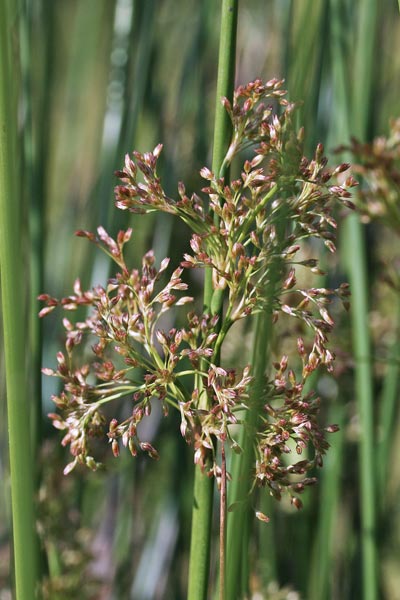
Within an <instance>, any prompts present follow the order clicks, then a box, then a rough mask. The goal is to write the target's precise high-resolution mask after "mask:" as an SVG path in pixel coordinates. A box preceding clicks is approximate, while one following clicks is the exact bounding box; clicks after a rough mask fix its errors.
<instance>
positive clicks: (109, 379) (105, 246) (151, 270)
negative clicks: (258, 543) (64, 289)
mask: <svg viewBox="0 0 400 600" xmlns="http://www.w3.org/2000/svg"><path fill="white" fill-rule="evenodd" d="M285 94H286V92H285V91H284V90H283V89H282V82H281V81H278V80H271V81H269V82H267V83H266V84H263V83H262V82H261V81H259V80H257V81H255V82H253V83H250V84H248V85H247V86H242V87H240V88H238V90H237V91H236V92H235V96H234V100H233V104H231V103H230V102H229V101H228V100H227V99H223V103H224V105H225V108H226V109H227V111H228V114H229V116H230V118H231V121H232V128H233V134H232V140H231V144H230V146H229V149H228V152H227V154H226V157H225V160H224V164H223V166H222V169H221V171H220V173H217V174H215V173H212V172H211V171H210V169H208V168H207V167H204V168H203V169H202V170H201V172H200V174H201V176H202V178H203V179H204V180H205V181H206V185H205V187H203V188H202V190H201V193H200V194H196V193H194V194H192V195H191V196H189V195H187V193H186V189H185V186H184V185H183V184H182V183H180V184H179V185H178V194H177V198H176V199H173V198H170V197H168V196H167V195H166V194H165V192H164V190H163V187H162V183H161V180H160V177H159V175H158V174H157V160H158V158H159V156H160V153H161V149H162V146H161V145H158V146H157V147H156V148H155V150H154V151H153V152H148V153H145V154H141V153H139V152H134V153H133V155H132V157H131V156H129V155H127V156H126V158H125V166H124V168H123V169H122V170H121V171H118V172H117V176H118V177H119V178H120V180H121V185H118V186H117V187H116V189H115V195H116V206H117V207H118V208H120V209H123V210H129V211H131V212H135V213H147V212H152V211H164V212H167V213H170V214H173V215H175V216H177V217H179V218H180V219H182V220H183V221H184V222H185V223H186V224H187V225H188V226H189V228H190V230H191V232H192V237H191V240H190V246H191V253H187V254H185V255H184V256H183V260H182V262H181V264H180V266H179V267H177V268H175V270H173V272H172V273H171V274H170V275H169V276H167V272H169V259H167V258H165V259H164V260H162V262H161V264H160V267H159V268H158V269H157V268H156V266H155V265H156V261H155V257H154V255H153V253H152V252H151V251H150V252H148V253H147V254H146V255H145V256H144V257H143V262H142V269H141V271H139V270H137V269H131V268H130V267H129V266H128V265H127V263H126V260H125V256H124V245H125V244H126V243H127V242H128V241H129V239H130V237H131V233H132V231H131V230H130V229H128V230H127V231H121V232H120V233H119V234H118V236H117V239H116V240H114V239H112V238H111V237H110V236H109V235H108V233H107V232H106V231H105V230H104V228H102V227H99V228H98V230H97V234H94V233H90V232H87V231H79V232H77V235H78V236H80V237H86V238H87V239H89V240H90V241H91V242H93V243H95V244H96V245H97V246H99V247H100V248H101V249H102V250H103V251H104V252H106V254H107V255H108V256H109V257H110V258H111V259H112V260H113V261H114V263H116V265H117V267H118V272H117V273H116V275H115V276H114V277H112V278H111V279H110V280H109V281H108V283H107V285H106V287H101V286H97V287H95V288H93V289H92V290H90V291H82V289H81V285H80V283H79V281H76V283H75V286H74V293H73V295H71V296H69V297H67V298H64V299H62V300H60V301H58V300H56V299H55V298H52V297H50V296H48V295H46V294H44V295H42V296H41V299H42V300H43V301H44V302H45V303H46V306H45V308H43V309H42V311H41V315H42V316H44V315H45V314H47V313H49V312H51V311H52V310H54V308H55V307H56V306H58V305H61V306H62V307H63V308H64V309H65V310H67V311H74V310H76V309H77V308H79V307H80V306H86V307H90V312H89V314H88V316H87V318H86V319H85V320H83V321H78V322H76V323H74V324H72V323H71V321H70V320H69V319H64V321H63V322H64V327H65V330H66V344H65V346H66V351H65V353H61V352H60V353H59V354H58V356H57V361H58V367H57V369H56V370H51V369H45V370H44V372H45V373H46V374H48V375H53V376H57V377H59V378H60V379H61V380H62V382H63V390H62V392H61V394H60V395H58V396H55V397H54V398H53V400H54V402H55V404H56V405H57V407H58V408H59V409H60V412H61V415H59V414H52V415H50V416H51V418H52V419H53V424H54V425H55V426H56V427H58V428H59V429H61V430H64V431H65V432H66V433H65V435H64V438H63V442H62V443H63V444H64V445H69V447H70V451H71V454H72V456H73V460H72V462H71V463H70V464H69V465H68V466H67V467H66V469H65V472H69V471H71V470H72V469H73V468H74V467H75V465H76V464H78V463H82V464H86V465H87V466H89V467H90V468H92V469H96V468H97V467H98V463H97V462H96V461H95V459H94V457H93V456H92V450H91V440H92V438H95V437H101V436H103V437H105V438H106V439H108V441H109V443H110V445H111V448H112V452H113V454H114V456H118V455H119V452H120V447H121V445H122V446H124V447H127V448H129V450H130V452H131V454H132V455H133V456H135V455H136V454H137V453H138V451H139V450H142V451H144V452H146V453H147V454H148V455H149V456H151V457H152V458H158V452H157V450H156V448H154V446H153V445H152V444H150V442H148V441H146V440H143V439H141V436H140V434H139V431H140V428H138V425H139V423H140V422H141V421H142V419H143V418H144V417H146V416H147V415H149V414H150V411H151V401H152V399H158V401H159V402H161V404H162V406H163V409H164V412H165V414H167V413H168V410H169V408H171V407H172V408H175V409H176V410H178V411H179V413H180V416H181V425H180V430H181V434H182V435H183V436H184V438H185V439H186V440H187V441H188V442H191V443H193V445H194V460H195V462H196V463H197V464H198V465H200V467H201V468H202V469H206V468H207V469H208V471H209V474H211V475H215V476H216V477H217V478H219V477H220V475H221V470H220V468H219V466H218V463H217V452H216V446H217V442H219V443H220V444H225V443H227V444H229V445H230V446H231V448H232V449H233V450H234V451H238V452H240V448H239V446H238V444H237V442H236V441H235V431H236V429H237V427H238V426H239V427H240V426H241V423H242V419H243V411H246V410H247V409H248V400H249V397H250V395H251V387H252V375H251V367H249V366H247V367H245V368H244V369H243V372H241V373H239V372H237V371H236V370H234V369H231V368H228V367H227V366H225V365H220V364H219V357H220V351H221V347H222V345H223V342H224V340H225V337H226V335H227V333H228V331H229V330H230V328H231V327H232V326H233V325H234V323H235V322H237V321H238V320H240V319H244V318H247V317H249V316H250V315H254V314H255V313H257V312H261V311H264V310H268V311H269V312H270V314H271V316H272V320H273V321H276V320H277V319H278V317H280V318H283V317H284V315H290V316H292V317H294V318H295V319H297V320H298V321H300V322H301V323H302V325H303V326H304V328H305V329H308V330H310V332H311V334H312V340H311V344H310V345H309V346H308V350H306V346H307V344H306V343H305V342H304V341H303V339H302V338H299V340H298V342H297V351H298V354H299V355H300V359H301V361H300V362H301V364H302V369H300V375H299V376H298V378H296V375H295V372H294V371H293V370H291V369H288V360H287V357H283V358H282V359H281V361H280V362H279V364H277V365H275V369H276V373H275V377H274V378H273V379H272V380H271V381H269V380H268V381H267V383H266V385H265V386H264V388H265V389H264V390H263V392H262V394H263V406H264V409H265V410H264V412H263V414H262V415H260V418H259V428H258V430H257V437H256V439H257V443H256V463H255V471H254V473H255V475H254V482H255V484H258V485H268V487H269V489H270V491H271V493H272V494H273V495H274V496H275V497H277V498H279V497H280V496H281V493H282V490H283V489H284V488H286V489H287V490H288V491H289V493H290V495H291V497H292V499H293V503H294V504H295V505H296V506H300V500H299V499H298V497H297V495H296V494H297V493H299V492H301V491H302V489H304V486H307V485H309V484H310V483H313V481H314V479H313V478H310V477H307V476H305V477H304V478H303V480H302V481H299V480H298V479H297V480H296V481H293V479H292V477H291V476H292V475H293V474H297V475H299V474H300V475H306V474H307V472H308V471H309V470H310V469H311V468H313V467H314V466H315V465H321V464H322V458H321V457H322V455H323V454H324V452H325V451H326V449H327V447H328V444H327V442H326V440H325V435H324V434H325V431H326V430H325V431H324V430H322V429H321V428H320V426H319V425H318V421H317V414H318V409H319V400H318V398H316V397H314V396H313V394H311V393H309V394H304V386H305V382H306V380H307V378H308V377H309V375H310V374H311V373H312V372H313V371H314V370H315V369H316V368H318V367H319V366H320V365H324V366H325V367H326V368H327V369H328V370H331V369H332V363H333V360H334V355H333V352H332V351H331V350H330V349H329V344H328V334H329V332H330V331H331V330H332V328H333V326H334V321H333V319H332V316H331V315H330V313H329V311H328V307H329V304H330V303H331V301H332V298H333V297H334V296H337V297H339V298H341V299H342V300H343V302H344V304H345V305H347V303H348V295H349V291H348V287H347V285H346V284H342V285H341V286H340V287H339V289H337V290H330V289H325V288H316V287H311V288H309V289H304V287H302V286H298V285H297V275H296V268H297V267H298V266H300V267H302V268H306V269H308V270H309V271H310V273H311V275H312V274H320V273H321V271H320V270H319V267H318V261H317V260H316V259H314V258H308V259H304V258H303V256H302V249H303V247H304V242H305V241H306V240H308V239H310V238H313V239H319V240H322V242H323V243H324V244H325V246H326V247H327V248H328V249H329V250H330V251H331V252H334V251H335V245H334V240H335V229H336V222H335V220H334V217H333V215H332V208H333V205H334V204H335V203H336V202H340V203H342V204H344V205H345V206H349V207H352V206H353V205H352V203H351V201H350V200H349V197H350V191H349V190H350V188H352V187H353V186H354V185H355V181H354V179H353V178H352V177H347V178H344V177H343V173H344V172H345V171H346V170H347V169H348V165H347V164H341V165H339V166H338V167H336V168H334V169H331V170H329V169H327V168H326V162H327V161H326V158H325V157H324V156H323V148H322V146H321V145H319V146H318V147H317V149H316V152H315V155H314V157H313V158H312V159H311V160H308V159H307V158H305V157H304V149H303V132H302V131H299V132H297V131H296V130H295V128H294V126H293V123H292V113H293V110H294V108H295V106H294V105H293V104H290V103H289V102H288V101H287V100H286V99H285V98H284V96H285ZM267 101H268V102H269V103H270V104H265V102H267ZM271 102H272V103H278V104H279V105H280V114H279V115H278V114H277V111H276V110H275V109H274V107H273V104H271ZM250 148H251V149H252V152H253V156H252V157H250V158H248V159H246V160H244V162H243V164H242V167H241V168H240V169H239V175H238V177H237V179H234V180H232V181H230V182H229V181H227V180H226V179H225V173H226V169H227V167H229V166H230V165H231V163H232V161H233V160H234V158H235V157H237V160H238V157H240V155H241V153H242V152H243V151H245V152H246V153H248V152H249V149H250ZM337 175H341V179H342V182H341V184H340V185H339V184H338V183H337V181H336V176H337ZM190 269H209V270H211V271H212V282H213V294H214V295H213V298H212V301H211V308H210V310H209V311H208V312H209V314H196V313H195V312H194V311H191V312H190V313H189V314H188V315H187V325H186V326H185V327H182V328H179V329H178V328H176V327H174V328H172V329H170V330H169V331H165V330H163V328H162V321H160V317H161V316H162V315H163V314H164V313H165V312H166V311H169V310H171V309H172V308H174V310H175V307H179V306H182V305H186V304H187V303H191V302H192V300H193V299H192V297H190V296H184V295H183V296H182V295H180V294H181V292H186V290H187V288H188V285H187V284H186V283H185V282H184V280H183V271H184V270H190ZM222 298H223V299H224V300H225V303H224V304H222V302H221V299H222ZM84 336H89V337H90V339H93V338H94V339H95V343H94V344H93V345H92V352H93V359H92V360H89V361H87V362H86V363H84V364H83V366H82V364H80V365H77V359H76V349H77V347H78V346H82V340H83V338H84ZM79 361H81V359H80V355H79V358H78V362H79ZM188 376H192V381H193V384H192V386H191V387H190V389H188V388H187V385H185V380H186V378H187V377H188ZM123 397H128V398H129V399H130V402H131V409H130V414H129V415H128V417H127V418H125V419H124V420H123V421H119V420H118V419H117V418H115V417H112V418H111V419H110V418H106V415H105V412H104V405H106V404H108V403H110V402H111V401H115V400H117V399H119V398H123ZM107 421H108V423H107ZM330 430H332V431H333V430H334V427H331V429H330ZM307 446H312V447H313V449H314V453H313V457H312V458H311V459H307V460H301V461H300V462H297V463H295V464H293V465H291V466H288V464H287V462H286V461H283V460H282V456H283V455H285V454H287V453H289V452H291V451H292V449H293V448H295V450H296V453H297V454H301V452H302V451H303V449H304V448H306V447H307ZM210 457H211V458H212V460H211V463H210V462H209V460H208V459H209V458H210ZM210 464H211V465H212V466H211V468H210V467H209V466H208V465H210Z"/></svg>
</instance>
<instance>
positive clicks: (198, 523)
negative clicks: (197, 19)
mask: <svg viewBox="0 0 400 600" xmlns="http://www.w3.org/2000/svg"><path fill="white" fill-rule="evenodd" d="M238 4H239V2H238V0H222V8H221V33H220V46H219V58H218V78H217V99H216V111H215V124H214V147H213V162H212V170H213V172H214V173H219V171H220V169H221V166H222V163H223V160H224V157H225V154H226V152H227V149H228V145H229V141H230V136H231V129H230V122H229V118H228V115H227V114H226V111H225V109H224V108H223V106H222V104H221V98H222V97H223V96H225V97H227V98H231V97H232V94H233V88H234V80H235V55H236V28H237V11H238ZM212 297H213V288H212V273H211V271H207V272H206V274H205V282H204V310H205V311H206V312H207V311H210V309H211V302H212ZM221 306H222V297H220V299H219V306H215V307H214V309H215V312H220V309H221ZM212 499H213V481H212V480H211V479H210V478H208V477H207V476H206V475H205V474H204V473H202V472H201V471H200V469H199V468H198V467H197V468H196V469H195V481H194V499H193V513H192V514H193V516H192V537H191V546H190V563H189V589H188V600H206V598H207V590H208V575H209V563H210V546H211V518H212ZM221 576H222V577H224V574H221Z"/></svg>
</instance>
